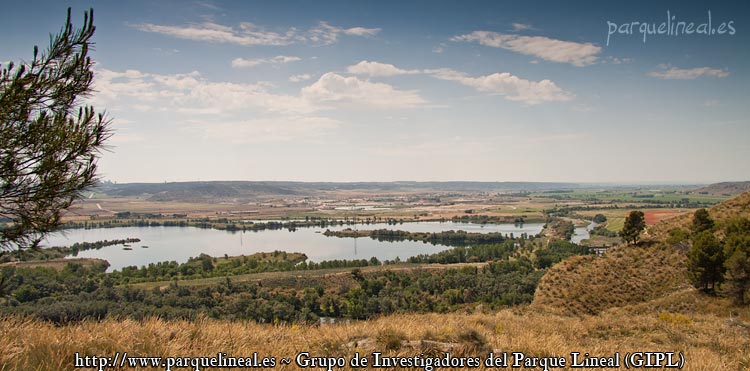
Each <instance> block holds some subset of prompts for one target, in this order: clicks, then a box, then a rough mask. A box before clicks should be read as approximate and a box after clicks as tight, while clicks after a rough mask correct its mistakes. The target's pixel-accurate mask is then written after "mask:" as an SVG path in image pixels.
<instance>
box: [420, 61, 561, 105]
mask: <svg viewBox="0 0 750 371" xmlns="http://www.w3.org/2000/svg"><path fill="white" fill-rule="evenodd" d="M431 72H432V74H433V76H435V77H437V78H439V79H442V80H448V81H455V82H458V83H460V84H463V85H466V86H470V87H473V88H474V89H476V90H478V91H481V92H487V93H492V94H498V95H502V96H503V97H505V99H508V100H512V101H517V102H523V103H525V104H529V105H534V104H539V103H542V102H550V101H568V100H571V99H573V94H571V93H569V92H567V91H565V90H563V89H561V88H560V87H559V86H557V84H555V83H554V82H553V81H551V80H541V81H530V80H525V79H522V78H520V77H518V76H514V75H511V74H510V73H508V72H503V73H493V74H490V75H486V76H480V77H470V76H467V75H466V74H465V73H463V72H458V71H454V70H451V69H439V70H433V71H431Z"/></svg>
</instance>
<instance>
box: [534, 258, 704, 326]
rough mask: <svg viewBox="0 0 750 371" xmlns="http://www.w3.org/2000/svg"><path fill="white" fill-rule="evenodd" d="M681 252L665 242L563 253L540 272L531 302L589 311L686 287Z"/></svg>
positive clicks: (569, 310) (565, 311) (566, 310)
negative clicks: (569, 255)
mask: <svg viewBox="0 0 750 371" xmlns="http://www.w3.org/2000/svg"><path fill="white" fill-rule="evenodd" d="M685 262H686V258H685V255H684V254H683V253H682V252H680V251H678V250H676V249H673V248H669V247H632V246H619V247H614V248H612V249H610V250H609V251H608V252H607V253H606V254H605V256H604V257H602V258H597V257H593V256H581V257H573V258H570V259H567V260H565V261H563V262H561V263H559V264H557V265H555V266H554V267H552V268H551V269H550V270H549V272H547V274H545V275H544V277H542V279H541V280H540V282H539V286H538V288H537V291H536V294H535V296H534V306H537V307H538V306H549V307H551V308H555V310H556V311H558V312H560V313H563V314H572V315H591V314H597V313H600V312H601V311H603V310H606V309H609V308H614V307H621V306H624V305H629V304H634V303H642V302H645V301H649V300H652V299H656V298H659V297H662V296H664V295H667V294H669V293H672V292H674V291H676V290H679V289H682V288H685V287H690V284H689V280H688V278H687V275H686V269H685Z"/></svg>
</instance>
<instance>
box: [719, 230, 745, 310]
mask: <svg viewBox="0 0 750 371" xmlns="http://www.w3.org/2000/svg"><path fill="white" fill-rule="evenodd" d="M727 224H728V225H727V227H726V229H725V232H726V234H727V236H726V238H725V239H724V254H725V256H726V257H727V260H726V262H724V268H725V269H726V274H725V276H724V279H725V280H726V286H725V287H726V292H727V294H729V296H731V297H732V298H733V299H734V301H735V302H736V303H737V304H747V303H748V302H750V220H748V219H744V218H742V219H735V220H731V221H729V222H728V223H727Z"/></svg>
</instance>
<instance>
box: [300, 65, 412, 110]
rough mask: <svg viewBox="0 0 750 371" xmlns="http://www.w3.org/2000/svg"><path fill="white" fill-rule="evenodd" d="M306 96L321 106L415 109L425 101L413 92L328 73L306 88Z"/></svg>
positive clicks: (304, 95)
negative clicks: (338, 105) (340, 104)
mask: <svg viewBox="0 0 750 371" xmlns="http://www.w3.org/2000/svg"><path fill="white" fill-rule="evenodd" d="M302 97H303V98H304V99H306V100H308V101H310V102H315V103H318V104H323V105H326V104H335V103H354V104H360V105H367V106H381V107H393V108H403V107H414V106H418V105H421V104H424V103H425V100H424V99H422V97H420V96H419V94H417V92H416V91H412V90H398V89H396V88H394V87H393V86H391V85H388V84H383V83H376V82H370V81H367V80H360V79H358V78H356V77H344V76H341V75H339V74H336V73H333V72H328V73H326V74H324V75H323V76H321V77H320V79H318V81H316V82H315V83H313V84H312V85H310V86H308V87H305V88H303V89H302Z"/></svg>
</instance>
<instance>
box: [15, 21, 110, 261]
mask: <svg viewBox="0 0 750 371" xmlns="http://www.w3.org/2000/svg"><path fill="white" fill-rule="evenodd" d="M93 21H94V11H93V9H91V10H90V11H89V12H85V13H84V21H83V26H82V27H81V28H80V29H74V28H73V25H72V24H71V22H70V9H68V17H67V20H66V22H65V26H64V27H63V28H62V30H61V31H60V33H59V34H57V35H54V36H50V46H49V49H48V50H47V51H46V52H44V53H42V54H39V51H38V48H37V47H36V46H35V47H34V56H33V59H32V60H31V62H27V63H21V64H19V65H15V64H13V63H12V62H11V63H9V64H8V66H7V67H6V68H4V69H3V70H2V72H0V221H3V220H4V221H6V223H5V224H4V226H3V224H0V254H2V253H3V252H7V251H12V250H14V249H23V248H27V247H34V246H37V245H38V243H39V241H41V239H42V238H43V237H44V236H45V235H46V234H47V233H49V232H51V231H53V230H55V228H56V227H58V226H59V225H60V223H61V220H60V218H61V215H62V211H63V210H65V209H67V208H68V207H69V206H70V205H71V204H72V203H73V201H75V200H76V199H77V198H80V197H81V195H82V192H83V191H84V190H86V189H87V188H90V187H91V186H93V185H94V184H95V183H96V182H97V180H98V179H97V176H96V169H97V166H96V160H97V156H98V155H99V154H100V152H101V150H103V149H104V142H105V141H106V140H107V139H108V138H109V137H110V135H111V131H110V130H109V123H110V121H109V120H108V119H107V118H106V117H105V115H104V114H103V113H97V112H95V111H94V108H93V107H92V106H85V105H83V104H82V102H81V101H82V99H84V98H86V97H87V96H89V95H90V94H91V92H92V81H93V77H94V73H93V70H92V67H93V62H92V61H91V59H90V57H89V56H88V52H89V51H90V50H91V46H92V45H93V43H92V41H91V37H92V36H93V35H94V30H95V27H94V24H93Z"/></svg>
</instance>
